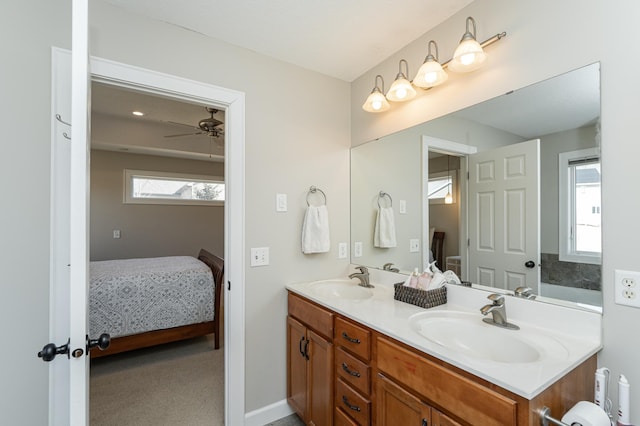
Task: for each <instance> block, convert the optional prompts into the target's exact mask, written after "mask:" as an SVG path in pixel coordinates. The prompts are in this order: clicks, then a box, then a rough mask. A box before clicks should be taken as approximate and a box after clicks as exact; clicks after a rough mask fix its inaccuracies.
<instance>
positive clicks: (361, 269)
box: [356, 266, 369, 274]
mask: <svg viewBox="0 0 640 426" xmlns="http://www.w3.org/2000/svg"><path fill="white" fill-rule="evenodd" d="M356 269H357V270H359V271H360V273H362V274H368V273H369V269H367V267H366V266H356Z"/></svg>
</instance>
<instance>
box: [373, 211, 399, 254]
mask: <svg viewBox="0 0 640 426" xmlns="http://www.w3.org/2000/svg"><path fill="white" fill-rule="evenodd" d="M373 246H374V247H382V248H389V247H395V246H396V224H395V221H394V219H393V208H392V207H380V208H379V209H378V215H377V217H376V229H375V230H374V231H373Z"/></svg>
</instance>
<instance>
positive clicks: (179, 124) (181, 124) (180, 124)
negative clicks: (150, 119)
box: [164, 120, 200, 130]
mask: <svg viewBox="0 0 640 426" xmlns="http://www.w3.org/2000/svg"><path fill="white" fill-rule="evenodd" d="M164 122H165V123H169V124H175V125H177V126H185V127H190V128H192V129H196V130H200V129H199V128H198V127H196V126H192V125H190V124H184V123H178V122H176V121H168V120H165V121H164Z"/></svg>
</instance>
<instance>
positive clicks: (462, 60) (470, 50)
mask: <svg viewBox="0 0 640 426" xmlns="http://www.w3.org/2000/svg"><path fill="white" fill-rule="evenodd" d="M469 24H472V26H473V33H471V31H470V29H469ZM486 60H487V54H486V53H484V50H483V49H482V46H480V43H478V42H477V41H476V21H474V20H473V18H472V17H468V18H467V32H465V33H464V35H463V36H462V40H460V44H459V45H458V47H457V48H456V50H455V52H454V53H453V58H452V59H451V62H449V69H450V70H451V71H454V72H471V71H475V70H477V69H478V68H480V67H481V66H483V65H484V63H485V62H486Z"/></svg>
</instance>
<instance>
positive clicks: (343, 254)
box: [338, 243, 347, 259]
mask: <svg viewBox="0 0 640 426" xmlns="http://www.w3.org/2000/svg"><path fill="white" fill-rule="evenodd" d="M346 258H347V243H338V259H346Z"/></svg>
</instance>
